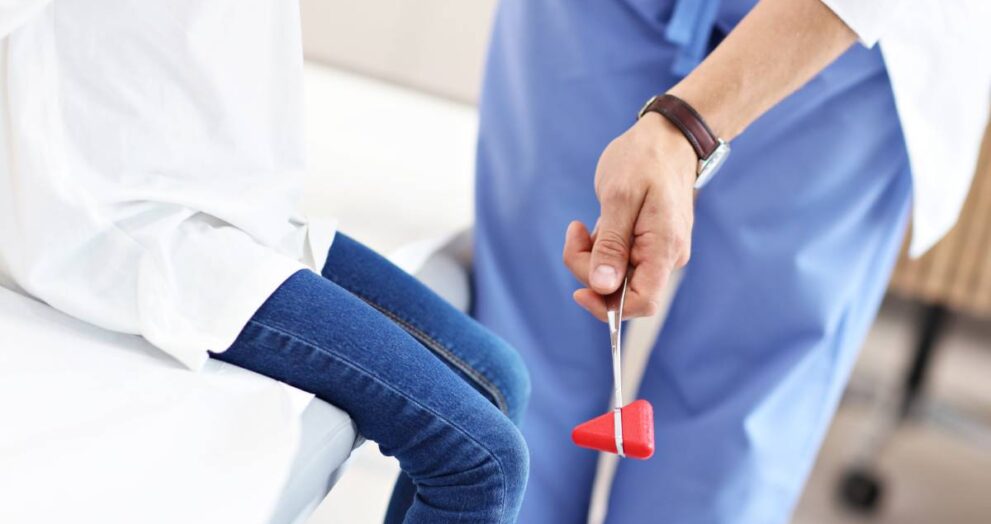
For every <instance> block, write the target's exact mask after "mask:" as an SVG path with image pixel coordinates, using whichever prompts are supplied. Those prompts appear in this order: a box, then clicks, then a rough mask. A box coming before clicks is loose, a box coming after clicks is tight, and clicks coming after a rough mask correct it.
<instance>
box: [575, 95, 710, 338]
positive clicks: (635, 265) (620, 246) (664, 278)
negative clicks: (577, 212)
mask: <svg viewBox="0 0 991 524" xmlns="http://www.w3.org/2000/svg"><path fill="white" fill-rule="evenodd" d="M697 161H698V160H697V157H696V155H695V151H694V150H693V149H692V147H691V145H690V144H689V143H688V141H687V140H686V139H685V137H684V135H682V134H681V133H680V132H679V131H678V130H677V129H676V128H675V127H674V126H673V125H672V124H670V123H669V122H668V121H667V120H666V119H664V118H663V117H662V116H660V115H659V114H657V113H647V114H646V115H644V117H643V118H641V119H640V120H638V121H637V123H636V124H634V125H633V127H631V128H630V129H629V130H627V131H626V132H625V133H623V134H622V135H620V136H619V137H618V138H616V139H615V140H613V141H612V142H611V143H610V144H609V145H608V146H607V147H606V149H605V151H603V153H602V156H601V157H599V164H598V167H597V168H596V172H595V194H596V197H597V198H598V200H599V206H600V211H599V213H600V214H599V219H598V222H597V223H596V226H595V229H594V230H593V231H592V232H591V233H589V231H588V229H587V228H586V227H585V225H583V224H582V223H581V222H579V221H574V222H572V223H571V224H570V225H569V226H568V231H567V234H566V237H565V243H564V264H565V265H566V266H567V267H568V269H570V270H571V272H572V273H573V274H574V276H575V278H577V279H578V280H579V281H581V283H582V284H583V285H584V286H585V287H584V288H582V289H579V290H577V291H575V293H574V295H573V298H574V300H575V302H577V303H578V304H579V305H581V306H582V307H584V308H585V309H587V310H588V311H589V312H590V313H592V314H593V315H595V316H596V317H597V318H599V319H600V320H603V321H605V319H606V304H605V299H604V295H608V294H610V293H612V292H614V291H616V290H617V289H618V288H619V287H620V285H622V282H623V278H624V277H625V276H626V273H627V271H628V270H629V271H632V272H633V273H632V275H631V278H630V282H629V286H628V288H627V294H626V304H625V307H624V308H623V309H624V312H623V316H624V317H638V316H650V315H654V314H656V313H657V312H658V310H659V309H660V306H659V302H660V297H661V294H662V291H663V290H664V287H665V285H666V284H667V282H668V279H669V278H670V276H671V273H672V272H673V271H674V270H675V269H678V268H680V267H682V266H684V265H685V264H686V263H687V262H688V258H689V256H690V253H691V233H692V222H693V213H694V211H693V201H694V196H695V195H694V187H693V186H694V183H695V177H696V164H697Z"/></svg>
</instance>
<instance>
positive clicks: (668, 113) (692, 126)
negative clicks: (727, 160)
mask: <svg viewBox="0 0 991 524" xmlns="http://www.w3.org/2000/svg"><path fill="white" fill-rule="evenodd" d="M650 111H654V112H657V113H660V114H661V115H662V116H664V118H667V119H668V120H669V121H671V123H672V124H674V125H675V127H677V128H678V129H679V130H681V132H682V134H684V135H685V138H687V139H688V142H689V143H691V144H692V148H693V149H695V154H697V155H698V157H699V159H703V160H704V159H706V158H709V155H711V154H712V152H713V151H715V150H716V147H718V146H719V138H717V137H716V135H715V133H713V132H712V130H711V129H709V126H708V125H706V123H705V120H702V117H701V116H700V115H699V114H698V112H696V111H695V109H693V108H692V106H690V105H688V102H685V101H684V100H682V99H680V98H678V97H676V96H674V95H667V94H665V95H660V96H656V97H654V98H653V99H652V100H651V101H650V102H649V103H648V104H647V105H646V106H645V107H644V108H643V111H641V112H640V116H643V115H645V114H647V113H648V112H650Z"/></svg>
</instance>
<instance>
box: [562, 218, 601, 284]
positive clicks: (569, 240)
mask: <svg viewBox="0 0 991 524" xmlns="http://www.w3.org/2000/svg"><path fill="white" fill-rule="evenodd" d="M593 238H594V237H593V236H591V235H589V233H588V229H587V228H586V227H585V224H582V223H581V222H579V221H578V220H574V221H572V222H571V223H570V224H568V230H567V231H566V232H565V234H564V251H563V253H562V254H561V258H562V260H563V261H564V265H565V267H567V268H568V270H569V271H571V274H572V275H574V277H575V278H576V279H578V281H579V282H581V283H582V285H583V286H588V268H589V265H590V262H591V259H592V243H593V242H594V240H593Z"/></svg>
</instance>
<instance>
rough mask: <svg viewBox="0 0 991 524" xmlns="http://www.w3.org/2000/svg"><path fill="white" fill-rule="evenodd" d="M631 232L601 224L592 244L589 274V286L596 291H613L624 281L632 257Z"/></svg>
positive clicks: (601, 292) (606, 292)
mask: <svg viewBox="0 0 991 524" xmlns="http://www.w3.org/2000/svg"><path fill="white" fill-rule="evenodd" d="M623 229H625V228H623ZM631 229H632V228H631ZM631 233H632V232H630V231H624V230H622V229H619V228H614V227H609V225H608V224H603V223H600V224H599V230H598V231H597V232H596V235H595V243H594V244H593V245H592V258H591V262H590V264H589V276H588V282H589V286H590V287H591V288H592V290H593V291H595V292H596V293H599V294H602V295H606V294H609V293H612V292H613V291H616V289H617V288H619V285H620V283H622V282H623V277H624V276H625V275H626V267H627V265H628V263H629V258H630V247H631V243H632V234H631Z"/></svg>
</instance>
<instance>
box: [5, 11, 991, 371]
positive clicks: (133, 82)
mask: <svg viewBox="0 0 991 524" xmlns="http://www.w3.org/2000/svg"><path fill="white" fill-rule="evenodd" d="M823 1H824V2H825V3H826V4H827V5H829V6H830V7H831V8H832V9H833V10H834V12H836V13H837V14H838V15H839V16H840V17H841V18H842V19H843V20H844V21H845V22H846V23H847V24H848V25H849V26H850V27H851V28H852V29H853V30H854V31H855V32H857V34H858V35H859V36H860V38H861V40H862V41H863V43H864V44H866V45H873V44H874V43H876V42H878V41H880V45H881V49H882V52H883V54H884V58H885V60H886V64H887V67H888V72H889V76H890V77H891V81H892V84H893V89H894V94H895V100H896V104H897V107H898V111H899V117H900V119H901V122H902V127H903V130H904V134H905V139H906V143H907V146H908V151H909V159H910V162H911V165H912V171H913V176H914V184H915V207H914V228H913V234H914V237H913V242H912V251H913V253H915V254H918V253H920V252H922V251H925V250H926V249H928V247H930V246H931V245H932V244H934V243H935V242H936V241H937V240H938V239H939V238H940V237H941V236H942V235H943V234H945V232H946V231H947V230H949V228H950V227H951V226H952V225H953V223H954V222H955V221H956V218H957V215H958V213H959V210H960V207H961V206H962V203H963V200H964V198H965V196H966V193H967V188H968V187H969V183H970V180H971V177H972V174H973V171H974V167H975V163H976V158H977V151H978V148H979V142H980V137H981V133H982V132H983V129H984V125H985V123H986V122H987V117H988V106H989V99H991V59H989V57H991V31H988V30H987V27H988V26H991V2H987V1H986V0H955V1H953V2H946V1H941V0H900V1H899V0H823ZM297 11H298V6H297V4H296V2H295V0H142V1H139V2H122V1H119V0H54V1H53V0H0V36H2V37H5V38H4V40H3V42H2V49H0V60H2V62H3V63H2V64H0V285H6V286H8V287H14V288H17V289H20V290H22V291H23V292H26V293H28V294H31V295H33V296H36V297H38V298H40V299H41V300H44V301H45V302H47V303H49V304H51V305H52V306H54V307H56V308H58V309H61V310H63V311H65V312H67V313H69V314H71V315H74V316H76V317H78V318H81V319H83V320H86V321H89V322H91V323H93V324H96V325H99V326H103V327H105V328H108V329H112V330H117V331H121V332H126V333H134V334H140V335H142V336H144V337H146V338H147V339H148V340H149V341H151V342H152V343H153V344H155V345H157V346H158V347H160V348H162V349H163V350H165V351H167V352H168V353H170V354H172V355H173V356H175V357H176V358H178V359H179V360H180V361H182V362H184V363H185V364H187V365H189V366H191V367H194V368H195V367H198V366H199V365H200V364H202V363H203V362H204V361H205V360H206V358H207V354H206V350H214V351H220V350H223V349H225V348H226V347H227V346H228V345H230V344H231V342H232V341H233V340H234V338H235V337H236V336H237V334H238V333H239V332H240V330H241V328H242V327H243V326H244V325H245V323H246V322H247V321H248V320H249V319H250V316H251V315H252V314H253V313H254V311H256V310H257V308H258V307H259V306H260V305H261V304H262V303H263V302H264V300H265V299H266V298H267V297H268V296H269V295H270V294H271V292H272V291H273V290H275V289H276V288H277V287H278V286H279V285H280V284H281V283H282V282H283V281H284V280H285V278H287V277H288V276H289V275H290V274H291V273H293V272H294V271H297V270H299V269H301V268H303V267H306V266H310V267H320V266H321V265H322V262H323V257H324V256H325V253H326V250H327V248H328V247H329V245H330V240H331V235H332V233H333V230H332V228H329V227H326V226H322V227H316V225H315V224H307V223H306V222H305V221H304V220H303V219H302V218H300V217H297V216H295V215H294V213H293V210H294V209H295V204H296V200H297V198H298V196H299V193H300V191H301V183H302V177H301V173H302V170H303V166H304V164H303V137H302V135H301V133H302V123H301V120H302V116H301V115H302V108H301V107H300V104H301V101H302V93H301V92H300V90H301V79H302V53H301V50H300V36H299V20H298V12H297ZM837 154H842V152H837Z"/></svg>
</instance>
